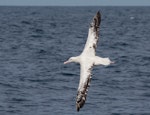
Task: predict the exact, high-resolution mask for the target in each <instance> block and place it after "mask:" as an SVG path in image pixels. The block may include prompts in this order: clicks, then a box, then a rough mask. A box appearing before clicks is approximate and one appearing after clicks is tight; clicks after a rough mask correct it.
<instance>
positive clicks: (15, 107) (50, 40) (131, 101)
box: [0, 6, 150, 115]
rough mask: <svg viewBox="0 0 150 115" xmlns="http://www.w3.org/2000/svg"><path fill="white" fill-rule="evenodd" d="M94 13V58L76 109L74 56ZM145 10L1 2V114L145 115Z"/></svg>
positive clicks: (148, 23) (148, 73) (149, 69)
mask: <svg viewBox="0 0 150 115" xmlns="http://www.w3.org/2000/svg"><path fill="white" fill-rule="evenodd" d="M98 10H100V11H101V14H102V22H101V28H100V40H99V43H98V47H97V55H99V56H101V57H109V58H110V59H111V60H113V61H115V64H112V65H110V66H107V67H105V66H95V67H94V68H93V72H92V73H93V77H92V81H91V87H90V89H89V92H88V96H87V100H86V103H85V105H84V107H83V108H82V109H81V110H80V112H79V113H78V112H77V111H76V107H75V100H76V93H77V87H78V83H79V75H80V73H79V72H80V69H79V65H78V64H74V63H71V64H68V65H64V64H63V62H64V61H66V60H67V59H68V58H69V57H71V56H76V55H79V54H80V53H81V52H82V50H83V47H84V44H85V42H86V38H87V33H88V27H89V23H90V21H91V20H92V18H93V16H94V15H95V14H96V12H97V11H98ZM149 11H150V7H2V6H1V7H0V115H56V114H57V115H86V114H88V115H111V114H112V115H122V114H124V115H126V114H127V115H131V114H132V115H137V114H139V115H140V114H150V13H149Z"/></svg>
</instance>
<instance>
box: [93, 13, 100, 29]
mask: <svg viewBox="0 0 150 115" xmlns="http://www.w3.org/2000/svg"><path fill="white" fill-rule="evenodd" d="M100 23H101V13H100V11H98V12H97V14H96V15H95V16H94V18H93V21H92V22H91V27H94V29H95V30H97V28H99V26H100Z"/></svg>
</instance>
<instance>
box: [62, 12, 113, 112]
mask: <svg viewBox="0 0 150 115" xmlns="http://www.w3.org/2000/svg"><path fill="white" fill-rule="evenodd" d="M100 22H101V14H100V12H97V14H96V16H94V18H93V20H92V22H91V24H90V27H89V33H88V38H87V41H86V44H85V47H84V50H83V52H82V53H81V54H80V55H79V56H76V57H71V58H69V60H68V61H66V62H64V64H67V63H70V62H76V63H79V64H80V82H79V87H78V92H77V97H76V108H77V111H79V110H80V108H82V107H83V105H84V103H85V101H86V96H87V92H88V87H89V86H90V80H91V75H92V74H91V70H92V67H93V66H94V65H110V64H111V63H114V62H112V61H110V59H109V58H102V57H99V56H96V55H95V50H96V47H97V42H98V38H99V26H100Z"/></svg>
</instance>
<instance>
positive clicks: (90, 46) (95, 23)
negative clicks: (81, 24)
mask: <svg viewBox="0 0 150 115" xmlns="http://www.w3.org/2000/svg"><path fill="white" fill-rule="evenodd" d="M100 22H101V14H100V12H97V14H96V15H95V16H94V18H93V20H92V22H91V24H90V27H89V33H88V38H87V41H86V44H85V47H84V50H83V52H82V54H83V55H84V54H85V55H90V56H95V50H96V47H97V42H98V38H99V27H100Z"/></svg>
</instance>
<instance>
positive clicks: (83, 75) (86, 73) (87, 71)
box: [76, 63, 93, 111]
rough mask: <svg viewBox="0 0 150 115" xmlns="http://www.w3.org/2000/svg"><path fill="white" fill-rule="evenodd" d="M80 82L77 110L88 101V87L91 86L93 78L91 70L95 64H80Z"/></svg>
mask: <svg viewBox="0 0 150 115" xmlns="http://www.w3.org/2000/svg"><path fill="white" fill-rule="evenodd" d="M80 67H81V68H80V70H81V72H80V82H79V87H78V92H77V97H76V107H77V111H79V110H80V108H82V107H83V105H84V103H85V101H86V96H87V92H88V87H89V86H90V81H91V78H92V74H91V70H92V67H93V65H92V64H85V63H82V64H80Z"/></svg>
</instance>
